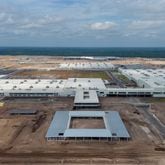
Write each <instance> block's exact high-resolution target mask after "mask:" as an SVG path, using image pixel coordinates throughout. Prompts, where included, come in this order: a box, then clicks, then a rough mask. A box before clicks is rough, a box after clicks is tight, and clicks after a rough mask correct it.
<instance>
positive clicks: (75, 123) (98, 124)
mask: <svg viewBox="0 0 165 165" xmlns="http://www.w3.org/2000/svg"><path fill="white" fill-rule="evenodd" d="M70 128H79V129H83V128H84V129H85V128H88V129H103V128H105V124H104V120H103V118H97V119H95V118H88V119H83V118H72V119H71V123H70Z"/></svg>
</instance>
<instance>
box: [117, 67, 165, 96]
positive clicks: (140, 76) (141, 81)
mask: <svg viewBox="0 0 165 165" xmlns="http://www.w3.org/2000/svg"><path fill="white" fill-rule="evenodd" d="M120 71H121V73H122V74H123V75H125V76H126V77H127V78H129V79H130V80H133V81H134V82H136V84H137V85H138V86H139V87H141V88H144V89H153V96H154V97H165V69H120Z"/></svg>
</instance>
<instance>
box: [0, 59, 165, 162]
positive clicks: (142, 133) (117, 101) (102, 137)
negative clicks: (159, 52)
mask: <svg viewBox="0 0 165 165" xmlns="http://www.w3.org/2000/svg"><path fill="white" fill-rule="evenodd" d="M0 60H1V63H0V134H1V137H0V148H1V150H2V151H1V152H4V153H5V154H15V159H17V156H18V157H19V156H20V155H19V154H20V152H21V154H22V155H23V154H25V153H33V152H34V153H37V152H38V150H39V151H40V154H41V153H44V154H45V157H43V158H44V159H45V160H47V159H49V158H46V156H47V155H49V154H50V155H51V154H52V153H53V154H55V155H56V157H58V156H59V157H60V158H59V159H60V160H61V157H62V158H63V159H64V160H67V161H70V162H71V164H72V160H71V158H72V159H73V158H74V159H76V160H79V159H80V158H81V156H82V155H84V157H85V156H86V155H89V159H90V158H91V157H94V158H95V159H97V161H98V162H97V163H98V164H104V163H105V164H106V163H107V164H109V163H111V160H112V159H111V158H110V156H112V155H118V156H119V157H121V158H123V157H124V158H127V161H128V162H130V163H132V161H133V160H132V156H135V155H136V156H138V155H145V156H147V158H148V159H147V160H144V159H142V158H141V157H140V156H138V157H139V161H140V162H142V163H145V162H147V161H148V160H149V158H151V157H152V160H153V162H154V163H156V162H157V161H158V160H159V158H162V157H163V156H164V150H165V141H164V139H165V122H164V121H165V117H164V116H165V111H164V108H163V107H164V106H165V69H164V68H165V61H164V60H163V59H153V60H148V59H141V58H136V59H131V58H101V57H100V58H93V57H67V58H64V57H58V58H57V57H42V59H40V58H38V57H35V56H34V57H28V56H17V57H12V56H6V57H3V58H2V57H0ZM17 154H18V155H17ZM50 155H49V156H50ZM64 155H66V158H65V156H64ZM75 155H76V157H75ZM90 156H91V157H90ZM100 157H104V158H107V159H106V160H105V159H100ZM69 158H70V159H69ZM3 159H5V158H3ZM24 159H26V158H24ZM50 159H52V157H51V156H50ZM53 159H54V158H53ZM57 159H58V158H57ZM113 159H115V158H113ZM0 161H1V158H0ZM49 161H51V160H49ZM83 161H89V160H88V158H87V159H86V160H82V162H83ZM120 161H121V160H120ZM128 162H127V163H128ZM149 162H150V161H149ZM60 163H61V162H60ZM97 163H96V164H97ZM127 163H126V164H127ZM84 164H85V162H84Z"/></svg>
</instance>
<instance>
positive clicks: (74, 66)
mask: <svg viewBox="0 0 165 165" xmlns="http://www.w3.org/2000/svg"><path fill="white" fill-rule="evenodd" d="M59 68H60V69H63V70H66V69H67V70H69V69H71V70H107V69H114V68H115V67H114V65H112V64H111V63H110V62H72V63H71V62H69V63H61V64H60V65H59Z"/></svg>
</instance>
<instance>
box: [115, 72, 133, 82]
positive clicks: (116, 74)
mask: <svg viewBox="0 0 165 165" xmlns="http://www.w3.org/2000/svg"><path fill="white" fill-rule="evenodd" d="M112 74H113V75H114V76H115V77H116V78H117V79H119V80H121V81H123V82H124V83H129V82H130V80H129V79H128V78H127V77H126V76H124V75H123V74H121V73H120V72H117V71H115V72H112Z"/></svg>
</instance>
